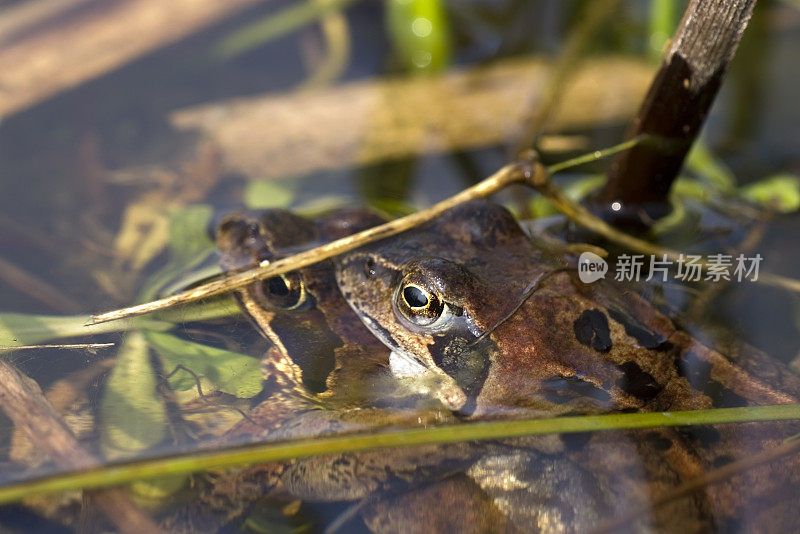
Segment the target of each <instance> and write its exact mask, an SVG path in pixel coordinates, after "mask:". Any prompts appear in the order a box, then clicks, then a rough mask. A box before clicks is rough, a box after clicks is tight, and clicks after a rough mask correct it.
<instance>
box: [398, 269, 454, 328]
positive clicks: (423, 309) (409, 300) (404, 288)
mask: <svg viewBox="0 0 800 534" xmlns="http://www.w3.org/2000/svg"><path fill="white" fill-rule="evenodd" d="M409 278H411V280H409ZM413 278H414V277H413V275H409V276H407V277H406V278H405V280H403V283H401V284H400V287H399V290H398V292H397V295H396V297H395V301H396V303H397V309H398V310H399V311H400V313H401V314H402V315H403V317H405V318H406V319H408V320H409V321H411V322H412V323H414V324H415V325H418V326H429V325H431V324H433V323H434V322H435V321H436V320H437V319H438V318H439V317H441V316H442V312H443V311H444V302H442V299H440V298H439V296H438V295H437V294H436V293H435V292H434V291H433V290H432V289H431V288H430V287H429V286H428V284H426V283H425V282H424V281H420V280H413Z"/></svg>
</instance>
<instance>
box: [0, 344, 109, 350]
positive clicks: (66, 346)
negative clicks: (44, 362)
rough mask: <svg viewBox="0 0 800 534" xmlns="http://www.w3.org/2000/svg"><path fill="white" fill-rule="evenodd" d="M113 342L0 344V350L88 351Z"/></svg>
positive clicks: (105, 346) (101, 347)
mask: <svg viewBox="0 0 800 534" xmlns="http://www.w3.org/2000/svg"><path fill="white" fill-rule="evenodd" d="M115 344H116V343H67V344H61V345H58V344H55V345H0V351H3V350H22V349H25V350H29V349H86V350H89V351H94V350H96V349H105V348H107V347H113V346H114V345H115Z"/></svg>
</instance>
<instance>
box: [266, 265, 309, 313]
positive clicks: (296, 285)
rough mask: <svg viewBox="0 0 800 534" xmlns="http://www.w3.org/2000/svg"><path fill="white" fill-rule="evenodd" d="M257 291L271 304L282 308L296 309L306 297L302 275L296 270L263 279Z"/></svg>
mask: <svg viewBox="0 0 800 534" xmlns="http://www.w3.org/2000/svg"><path fill="white" fill-rule="evenodd" d="M259 292H260V293H261V294H262V295H263V297H264V299H265V300H266V301H267V302H268V303H269V304H270V305H271V306H274V307H275V308H280V309H282V310H294V309H297V308H299V307H300V306H302V305H303V304H304V303H305V301H306V299H307V294H306V286H305V284H304V283H303V277H302V276H300V273H296V272H294V273H286V274H281V275H279V276H273V277H272V278H267V279H266V280H263V281H262V282H261V283H260V284H259Z"/></svg>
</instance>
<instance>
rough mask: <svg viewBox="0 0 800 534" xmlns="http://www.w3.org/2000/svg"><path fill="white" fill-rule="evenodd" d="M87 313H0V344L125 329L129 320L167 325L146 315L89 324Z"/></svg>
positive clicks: (39, 340) (149, 326)
mask: <svg viewBox="0 0 800 534" xmlns="http://www.w3.org/2000/svg"><path fill="white" fill-rule="evenodd" d="M90 323H91V317H90V316H88V315H29V314H25V313H0V346H6V347H13V346H18V345H36V344H39V343H43V342H45V341H49V340H51V339H63V338H70V337H83V336H91V335H96V334H108V333H111V332H119V331H121V330H127V329H129V328H130V327H131V325H132V324H134V323H135V324H137V325H142V326H144V325H146V326H147V327H148V328H156V329H157V328H164V327H168V326H169V325H168V324H166V323H161V322H159V321H154V320H150V319H144V320H142V319H137V320H135V321H111V322H109V323H105V324H103V323H98V324H90Z"/></svg>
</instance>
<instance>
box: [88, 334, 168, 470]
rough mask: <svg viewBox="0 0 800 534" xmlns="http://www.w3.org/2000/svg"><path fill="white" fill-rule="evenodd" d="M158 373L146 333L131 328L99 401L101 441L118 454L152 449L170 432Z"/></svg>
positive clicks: (109, 452)
mask: <svg viewBox="0 0 800 534" xmlns="http://www.w3.org/2000/svg"><path fill="white" fill-rule="evenodd" d="M156 383H157V380H156V376H155V373H154V372H153V369H152V368H151V366H150V353H149V349H148V347H147V340H146V339H145V336H144V334H143V333H141V332H138V331H135V332H131V333H130V334H129V335H128V336H127V337H126V338H125V341H123V343H122V347H120V349H119V354H118V355H117V364H116V365H115V366H114V369H113V370H112V371H111V375H109V377H108V381H107V382H106V387H105V390H104V392H103V398H102V400H101V401H100V415H101V418H102V426H101V439H100V445H101V448H102V449H103V451H104V452H105V454H106V456H108V457H111V458H113V457H117V456H123V455H128V454H130V453H134V452H138V451H142V450H145V449H149V448H150V447H153V446H154V445H156V444H158V443H160V442H161V441H163V440H164V438H166V436H167V413H166V410H165V408H164V405H163V403H162V402H161V399H160V398H159V396H158V394H157V392H156Z"/></svg>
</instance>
